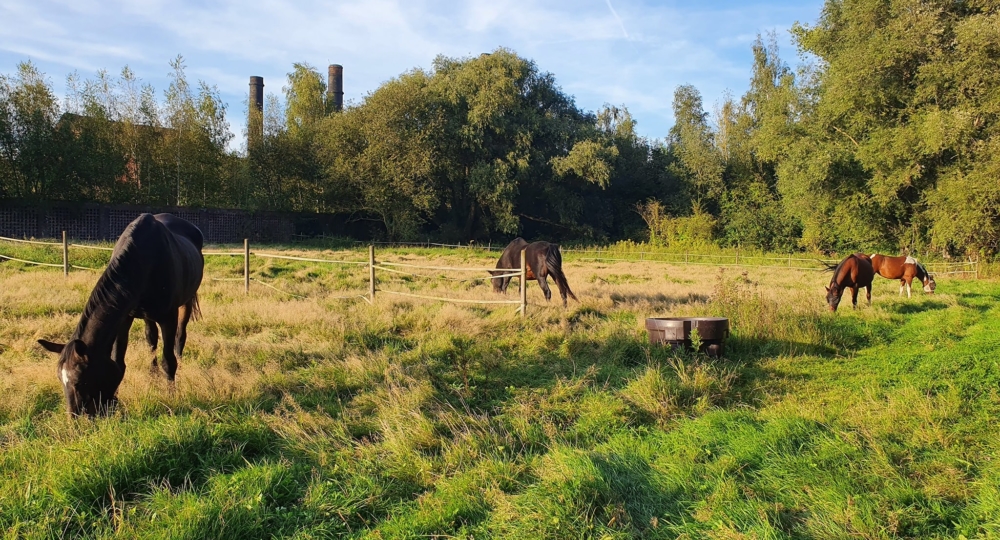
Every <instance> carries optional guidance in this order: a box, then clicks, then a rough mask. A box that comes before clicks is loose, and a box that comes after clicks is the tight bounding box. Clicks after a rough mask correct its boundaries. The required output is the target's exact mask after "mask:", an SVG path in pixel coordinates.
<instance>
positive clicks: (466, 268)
mask: <svg viewBox="0 0 1000 540" xmlns="http://www.w3.org/2000/svg"><path fill="white" fill-rule="evenodd" d="M366 264H367V263H366ZM379 265H380V266H398V267H400V268H422V269H424V270H446V271H451V272H496V271H497V270H504V269H503V268H497V267H495V266H494V267H492V268H479V267H469V266H422V265H419V264H407V263H391V262H382V263H379Z"/></svg>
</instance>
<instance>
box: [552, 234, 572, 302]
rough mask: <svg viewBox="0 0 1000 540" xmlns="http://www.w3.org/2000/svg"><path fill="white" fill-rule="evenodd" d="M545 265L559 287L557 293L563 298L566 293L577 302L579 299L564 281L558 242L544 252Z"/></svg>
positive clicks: (564, 276) (564, 275)
mask: <svg viewBox="0 0 1000 540" xmlns="http://www.w3.org/2000/svg"><path fill="white" fill-rule="evenodd" d="M545 265H546V266H548V267H549V273H550V274H552V279H554V280H555V282H556V286H557V287H559V294H560V295H562V297H563V298H566V295H567V294H568V295H569V297H570V298H572V299H573V300H576V301H577V302H579V301H580V300H579V299H578V298H577V297H576V295H575V294H573V290H572V289H570V288H569V282H567V281H566V274H564V273H563V270H562V252H561V251H559V244H552V249H550V250H549V252H548V253H546V254H545Z"/></svg>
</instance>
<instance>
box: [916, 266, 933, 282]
mask: <svg viewBox="0 0 1000 540" xmlns="http://www.w3.org/2000/svg"><path fill="white" fill-rule="evenodd" d="M916 266H917V279H919V280H920V281H923V280H924V279H927V276H929V275H930V273H928V272H927V269H926V268H924V265H923V264H921V263H919V262H918V263H917V264H916Z"/></svg>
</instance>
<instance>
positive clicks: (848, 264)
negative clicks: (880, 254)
mask: <svg viewBox="0 0 1000 540" xmlns="http://www.w3.org/2000/svg"><path fill="white" fill-rule="evenodd" d="M827 268H828V269H830V270H833V277H832V278H830V285H828V286H827V287H826V303H827V304H828V305H829V306H830V311H837V306H839V305H840V298H841V297H842V296H843V295H844V289H848V288H849V289H851V303H852V304H854V309H857V308H858V289H860V288H862V287H864V288H865V289H866V291H867V293H868V305H869V306H870V305H872V280H873V279H875V270H873V269H872V262H871V259H870V258H869V257H868V255H865V254H864V253H855V254H853V255H848V256H847V257H845V258H844V260H842V261H840V264H838V265H836V266H833V265H828V266H827Z"/></svg>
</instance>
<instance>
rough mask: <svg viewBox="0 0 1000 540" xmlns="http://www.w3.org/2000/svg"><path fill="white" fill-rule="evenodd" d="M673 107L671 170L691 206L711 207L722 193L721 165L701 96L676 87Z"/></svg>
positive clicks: (689, 90) (686, 86)
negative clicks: (678, 178)
mask: <svg viewBox="0 0 1000 540" xmlns="http://www.w3.org/2000/svg"><path fill="white" fill-rule="evenodd" d="M673 107H674V127H672V128H671V129H670V136H669V145H670V151H671V153H672V154H673V155H674V156H675V158H676V161H675V163H674V164H673V167H672V170H673V172H674V173H675V174H676V175H677V176H678V177H680V178H681V179H682V181H683V182H684V183H685V186H686V188H687V192H688V196H689V197H690V199H691V201H692V206H697V207H701V206H703V205H709V206H711V205H714V203H716V202H717V201H718V198H719V197H720V196H721V195H722V192H723V189H724V184H723V182H722V172H723V164H722V159H721V156H720V154H719V152H718V150H717V149H716V148H715V146H714V144H713V140H714V136H713V133H712V129H711V127H710V126H709V125H708V114H707V113H706V112H705V110H704V107H703V106H702V102H701V93H700V92H698V89H696V88H695V87H693V86H691V85H682V86H678V87H677V89H676V90H675V91H674V103H673Z"/></svg>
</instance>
